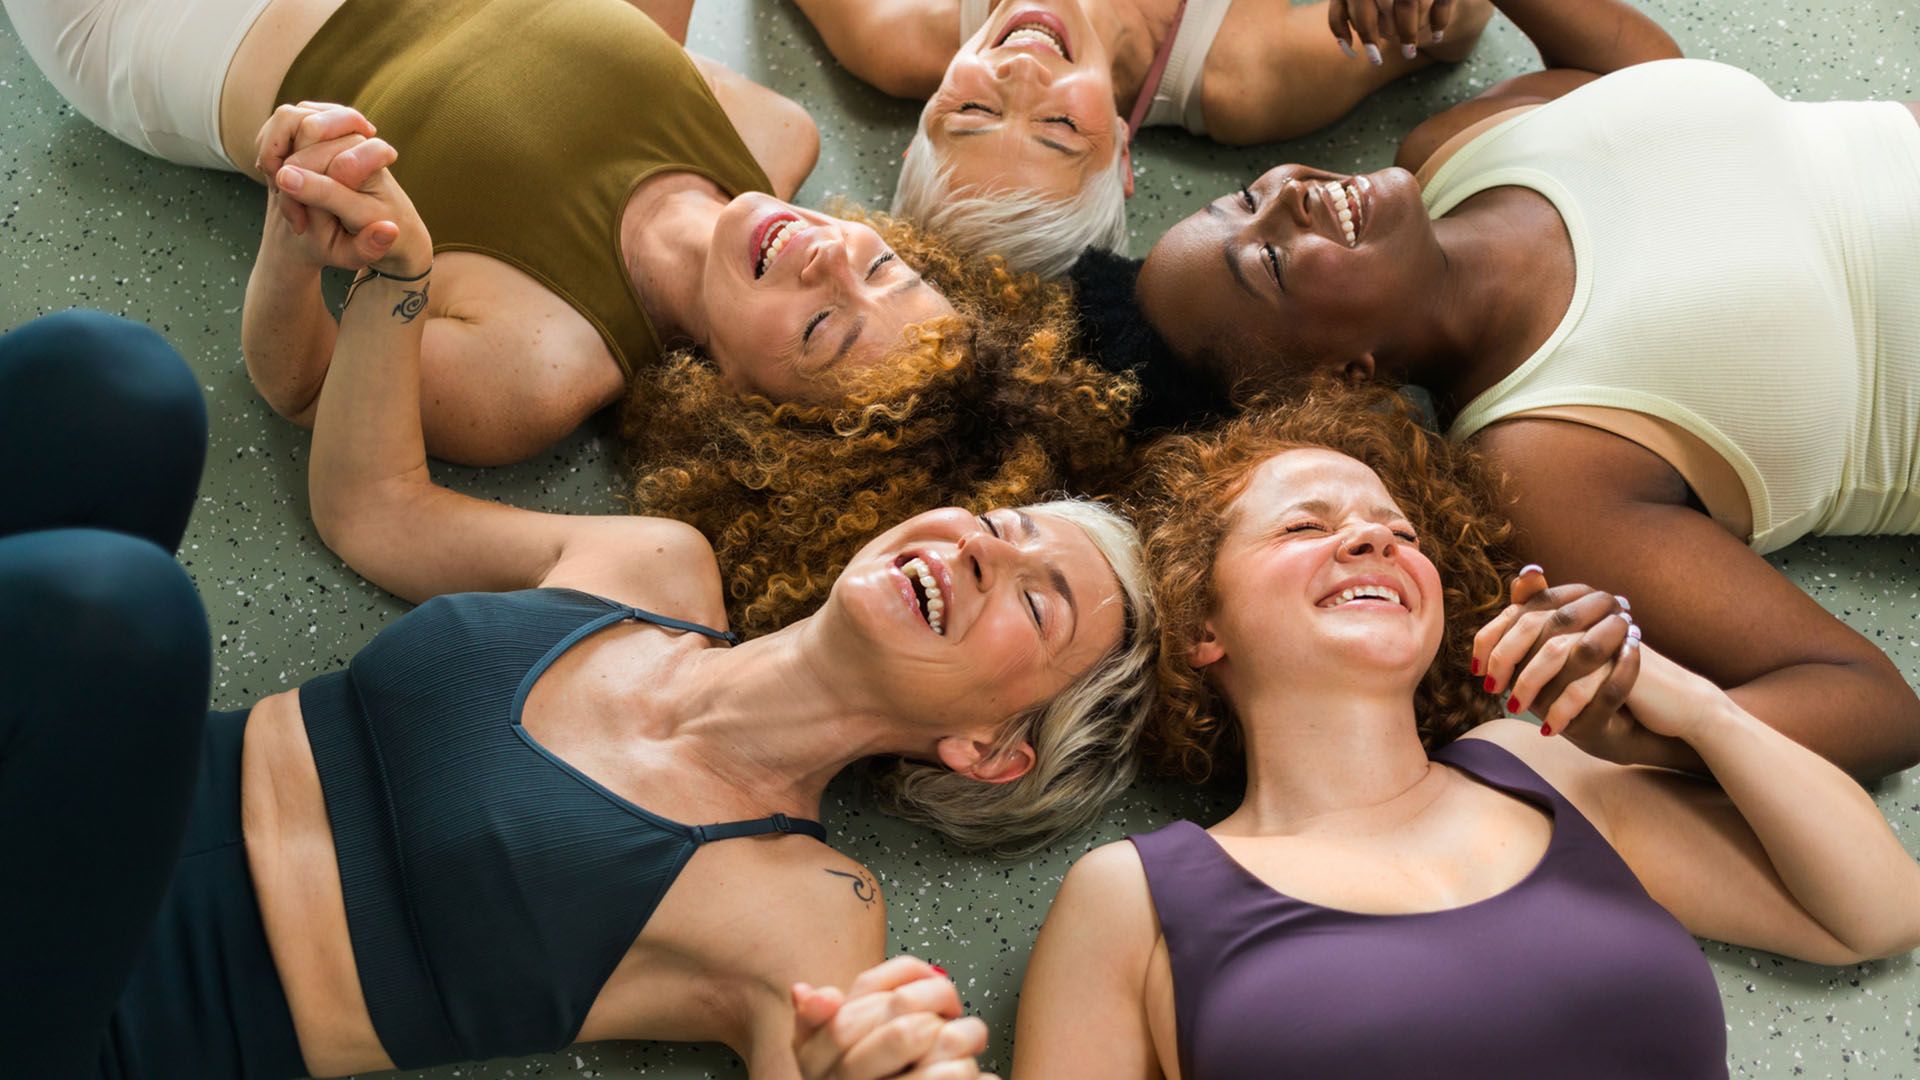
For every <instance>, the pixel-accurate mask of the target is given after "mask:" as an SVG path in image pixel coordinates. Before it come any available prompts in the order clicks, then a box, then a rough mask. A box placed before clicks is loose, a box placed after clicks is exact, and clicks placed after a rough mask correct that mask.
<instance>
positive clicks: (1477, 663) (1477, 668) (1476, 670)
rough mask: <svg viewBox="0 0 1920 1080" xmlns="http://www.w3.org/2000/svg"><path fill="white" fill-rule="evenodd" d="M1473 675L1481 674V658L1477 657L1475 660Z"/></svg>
mask: <svg viewBox="0 0 1920 1080" xmlns="http://www.w3.org/2000/svg"><path fill="white" fill-rule="evenodd" d="M1473 673H1474V674H1475V675H1478V674H1480V658H1479V657H1477V656H1476V657H1474V658H1473Z"/></svg>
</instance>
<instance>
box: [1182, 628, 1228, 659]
mask: <svg viewBox="0 0 1920 1080" xmlns="http://www.w3.org/2000/svg"><path fill="white" fill-rule="evenodd" d="M1226 655H1227V646H1226V643H1224V642H1222V641H1221V640H1220V637H1219V635H1217V634H1215V633H1214V632H1213V623H1212V622H1206V623H1202V624H1201V625H1200V636H1199V637H1198V638H1197V639H1195V641H1194V643H1193V647H1192V648H1189V649H1188V650H1187V663H1188V664H1190V665H1192V666H1193V667H1196V668H1203V667H1211V666H1212V665H1214V664H1217V663H1219V662H1220V661H1221V660H1223V659H1225V658H1226Z"/></svg>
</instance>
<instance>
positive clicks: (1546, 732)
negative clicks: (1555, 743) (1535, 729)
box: [1540, 724, 1553, 735]
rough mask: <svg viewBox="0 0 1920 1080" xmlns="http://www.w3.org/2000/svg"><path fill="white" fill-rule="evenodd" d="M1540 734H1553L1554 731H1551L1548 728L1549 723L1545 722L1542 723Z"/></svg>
mask: <svg viewBox="0 0 1920 1080" xmlns="http://www.w3.org/2000/svg"><path fill="white" fill-rule="evenodd" d="M1540 734H1542V735H1551V734H1553V732H1551V731H1549V730H1548V729H1547V725H1545V724H1541V725H1540Z"/></svg>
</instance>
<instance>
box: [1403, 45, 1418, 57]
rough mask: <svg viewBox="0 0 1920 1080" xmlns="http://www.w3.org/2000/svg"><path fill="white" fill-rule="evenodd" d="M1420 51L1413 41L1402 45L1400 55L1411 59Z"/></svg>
mask: <svg viewBox="0 0 1920 1080" xmlns="http://www.w3.org/2000/svg"><path fill="white" fill-rule="evenodd" d="M1419 51H1420V50H1419V49H1417V48H1415V47H1414V46H1413V45H1412V44H1411V43H1408V44H1406V45H1402V46H1400V55H1401V56H1404V57H1406V58H1407V59H1409V60H1411V59H1413V58H1414V56H1415V55H1416V54H1418V53H1419Z"/></svg>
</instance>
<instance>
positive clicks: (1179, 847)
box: [1127, 820, 1279, 944]
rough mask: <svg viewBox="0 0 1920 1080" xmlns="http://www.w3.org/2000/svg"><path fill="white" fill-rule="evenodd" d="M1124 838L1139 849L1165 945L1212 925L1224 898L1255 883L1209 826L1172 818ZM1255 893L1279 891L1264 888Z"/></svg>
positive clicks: (1216, 918)
mask: <svg viewBox="0 0 1920 1080" xmlns="http://www.w3.org/2000/svg"><path fill="white" fill-rule="evenodd" d="M1127 839H1128V840H1130V841H1132V842H1133V847H1134V850H1135V851H1138V852H1139V853H1140V865H1141V866H1142V867H1144V868H1145V869H1146V872H1147V889H1148V891H1149V892H1150V893H1152V895H1153V907H1154V911H1155V912H1157V913H1158V914H1159V916H1160V929H1161V932H1162V933H1164V934H1165V935H1166V936H1167V940H1168V942H1169V944H1172V943H1173V942H1174V941H1175V940H1176V939H1177V938H1180V937H1182V936H1186V935H1191V934H1192V933H1193V932H1195V931H1197V930H1199V929H1200V928H1202V927H1206V926H1211V925H1214V924H1215V923H1216V921H1217V920H1218V918H1219V914H1220V909H1221V904H1222V901H1223V899H1224V898H1226V897H1229V896H1234V895H1236V894H1238V893H1239V892H1241V891H1243V890H1245V889H1247V887H1248V885H1249V883H1253V884H1254V885H1256V886H1258V885H1259V879H1257V878H1255V877H1253V876H1252V875H1251V874H1249V873H1247V871H1246V870H1245V868H1243V867H1242V866H1240V864H1239V863H1236V862H1234V861H1233V857H1232V856H1230V855H1228V854H1227V852H1226V849H1225V848H1222V847H1221V846H1220V844H1219V842H1218V841H1216V840H1214V838H1213V837H1211V836H1208V835H1207V830H1205V829H1203V828H1201V827H1200V826H1199V825H1196V824H1194V823H1193V822H1191V821H1185V820H1181V821H1176V822H1174V823H1172V824H1171V825H1168V826H1166V827H1165V828H1161V829H1157V830H1155V831H1153V832H1150V833H1138V834H1135V835H1132V836H1129V837H1127ZM1254 891H1255V893H1260V894H1269V895H1271V896H1278V895H1279V894H1278V893H1271V891H1270V890H1266V889H1265V888H1264V887H1263V886H1262V887H1260V888H1256V889H1255V890H1254ZM1263 899H1264V897H1263Z"/></svg>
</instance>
